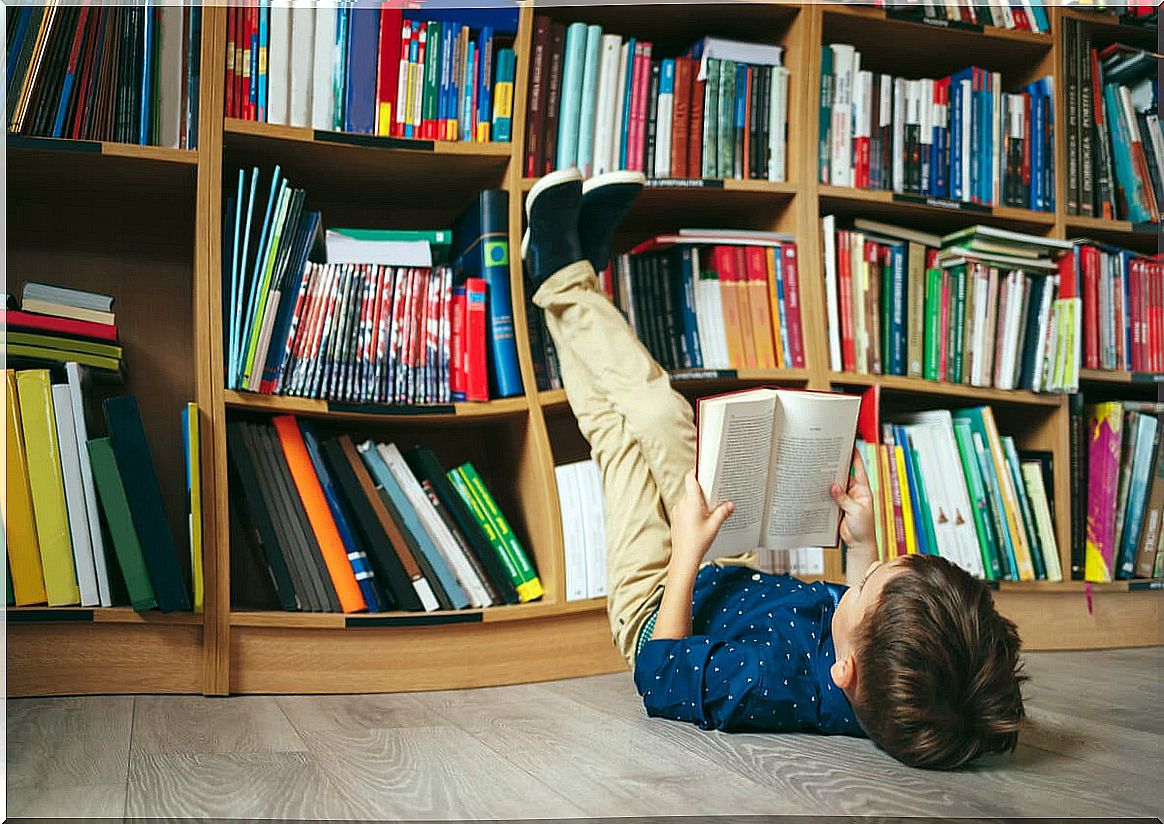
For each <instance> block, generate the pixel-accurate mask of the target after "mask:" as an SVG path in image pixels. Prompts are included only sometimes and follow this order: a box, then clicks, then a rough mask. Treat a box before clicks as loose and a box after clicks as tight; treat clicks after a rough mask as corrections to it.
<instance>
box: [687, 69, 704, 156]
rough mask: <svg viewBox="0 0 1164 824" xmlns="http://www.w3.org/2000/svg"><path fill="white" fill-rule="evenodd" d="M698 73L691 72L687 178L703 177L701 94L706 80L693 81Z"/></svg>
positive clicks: (693, 70)
mask: <svg viewBox="0 0 1164 824" xmlns="http://www.w3.org/2000/svg"><path fill="white" fill-rule="evenodd" d="M697 73H698V72H696V70H695V68H694V67H692V70H691V77H692V78H693V79H692V82H691V117H690V121H691V122H690V124H689V125H688V128H687V176H688V177H703V94H704V88H705V87H706V86H707V81H706V80H696V79H694V78H695V76H696V75H697Z"/></svg>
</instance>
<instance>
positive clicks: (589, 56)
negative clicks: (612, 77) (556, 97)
mask: <svg viewBox="0 0 1164 824" xmlns="http://www.w3.org/2000/svg"><path fill="white" fill-rule="evenodd" d="M568 34H569V32H567V35H568ZM601 45H602V26H590V27H589V28H588V29H587V30H586V52H585V56H584V59H583V71H582V98H581V103H580V109H579V114H578V159H577V163H576V164H575V165H577V167H578V168H579V169H581V170H582V174H583V175H584V176H586V177H589V176H590V174H591V172H592V171H593V169H594V118H595V117H596V116H597V112H596V105H597V98H598V74H599V70H600V68H601V66H600V61H601V59H602V57H601V48H600V47H601Z"/></svg>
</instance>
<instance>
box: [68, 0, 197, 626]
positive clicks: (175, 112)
mask: <svg viewBox="0 0 1164 824" xmlns="http://www.w3.org/2000/svg"><path fill="white" fill-rule="evenodd" d="M158 9H159V11H160V12H161V21H160V25H159V27H158V57H157V60H158V63H157V66H158V70H157V71H158V75H157V84H158V145H159V146H169V147H170V148H171V149H176V148H178V141H179V140H180V138H181V134H182V110H183V108H184V106H185V101H184V100H183V99H182V75H183V73H184V66H183V61H182V51H183V47H184V46H185V43H184V42H183V37H182V11H183V9H182V7H181V6H159V7H158ZM85 451H86V452H87V451H88V447H86V449H85ZM106 606H107V605H106Z"/></svg>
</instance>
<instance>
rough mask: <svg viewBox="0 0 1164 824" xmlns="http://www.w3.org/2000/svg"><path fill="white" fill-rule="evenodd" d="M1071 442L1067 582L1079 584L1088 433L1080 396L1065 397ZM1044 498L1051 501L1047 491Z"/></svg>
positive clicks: (1083, 552)
mask: <svg viewBox="0 0 1164 824" xmlns="http://www.w3.org/2000/svg"><path fill="white" fill-rule="evenodd" d="M1067 409H1068V415H1069V418H1068V421H1069V424H1068V425H1069V437H1070V439H1071V467H1070V470H1071V580H1072V581H1082V580H1083V571H1084V560H1085V558H1086V533H1087V449H1088V433H1087V427H1086V426H1084V420H1083V415H1084V412H1083V393H1082V392H1076V393H1075V394H1073V395H1068V396H1067ZM1047 497H1048V498H1050V497H1051V492H1050V490H1047Z"/></svg>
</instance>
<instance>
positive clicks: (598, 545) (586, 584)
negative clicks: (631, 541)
mask: <svg viewBox="0 0 1164 824" xmlns="http://www.w3.org/2000/svg"><path fill="white" fill-rule="evenodd" d="M554 475H555V477H556V479H557V482H558V511H559V512H560V514H561V517H562V539H563V548H564V550H565V560H566V600H567V601H581V600H584V599H586V598H605V597H606V500H605V498H604V496H603V491H602V476H601V474H600V473H599V470H598V464H596V463H595V462H594V461H592V460H585V461H576V462H574V463H568V464H562V465H561V466H555V467H554Z"/></svg>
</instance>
